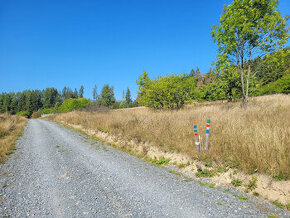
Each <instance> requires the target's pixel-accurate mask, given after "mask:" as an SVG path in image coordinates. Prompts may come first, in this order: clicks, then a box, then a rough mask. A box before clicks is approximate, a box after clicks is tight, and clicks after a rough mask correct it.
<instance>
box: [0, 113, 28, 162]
mask: <svg viewBox="0 0 290 218" xmlns="http://www.w3.org/2000/svg"><path fill="white" fill-rule="evenodd" d="M26 122H27V119H26V118H24V117H20V116H11V115H6V114H0V162H3V161H4V160H5V159H6V157H7V155H9V154H10V153H11V152H12V151H13V150H14V149H15V143H16V140H17V138H18V137H19V135H20V134H21V133H22V130H23V127H24V126H25V124H26Z"/></svg>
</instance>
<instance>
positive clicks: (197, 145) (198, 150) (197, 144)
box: [193, 125, 201, 153]
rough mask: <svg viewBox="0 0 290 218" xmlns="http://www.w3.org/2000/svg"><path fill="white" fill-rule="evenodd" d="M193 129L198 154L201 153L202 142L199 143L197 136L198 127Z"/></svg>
mask: <svg viewBox="0 0 290 218" xmlns="http://www.w3.org/2000/svg"><path fill="white" fill-rule="evenodd" d="M193 129H194V136H195V147H196V152H198V153H199V152H200V150H201V149H200V141H199V138H198V134H197V125H194V126H193Z"/></svg>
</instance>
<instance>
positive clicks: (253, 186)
mask: <svg viewBox="0 0 290 218" xmlns="http://www.w3.org/2000/svg"><path fill="white" fill-rule="evenodd" d="M257 182H258V178H257V177H256V176H253V177H252V180H251V181H250V182H249V184H248V185H247V190H249V191H253V190H254V189H256V188H257Z"/></svg>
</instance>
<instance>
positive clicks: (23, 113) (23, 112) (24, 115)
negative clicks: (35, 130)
mask: <svg viewBox="0 0 290 218" xmlns="http://www.w3.org/2000/svg"><path fill="white" fill-rule="evenodd" d="M16 115H18V116H22V117H26V118H29V117H30V115H31V114H30V113H29V111H19V112H17V113H16Z"/></svg>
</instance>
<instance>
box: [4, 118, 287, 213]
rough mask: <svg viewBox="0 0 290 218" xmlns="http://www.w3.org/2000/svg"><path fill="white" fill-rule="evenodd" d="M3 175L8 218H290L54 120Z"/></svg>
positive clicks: (23, 143) (37, 129)
mask: <svg viewBox="0 0 290 218" xmlns="http://www.w3.org/2000/svg"><path fill="white" fill-rule="evenodd" d="M0 173H1V174H0V193H1V196H0V216H1V217H209V216H213V217H237V216H240V217H249V216H252V217H256V216H258V217H260V216H264V217H266V216H267V215H272V214H277V215H280V216H284V217H290V215H289V214H290V213H289V212H287V211H286V210H281V209H279V208H277V207H275V206H273V205H270V204H268V203H265V202H263V201H261V200H258V199H255V198H254V197H250V196H248V198H249V199H248V200H241V199H239V198H237V197H234V196H233V195H232V194H233V193H235V194H237V195H244V196H245V193H240V192H238V191H235V190H234V189H230V190H229V191H225V190H224V189H223V188H209V187H207V186H202V185H200V184H198V183H197V182H196V181H195V180H194V181H190V182H188V180H186V179H185V178H183V177H181V176H178V175H174V174H172V173H170V172H168V169H166V168H158V167H155V166H153V165H151V164H149V163H147V162H144V161H143V160H141V159H138V158H136V157H134V156H131V155H129V154H127V153H124V152H121V151H118V150H116V149H114V148H112V147H110V146H106V145H103V144H100V143H99V142H96V141H94V140H91V139H89V138H87V137H86V136H84V135H82V134H80V133H78V132H76V131H74V130H71V129H66V128H64V127H62V126H60V125H59V124H56V123H53V122H50V121H46V120H29V122H28V125H27V127H26V128H25V131H24V134H23V136H22V137H21V138H20V140H19V141H18V144H17V150H16V151H15V153H14V154H12V155H11V156H10V158H9V160H8V161H7V162H6V163H5V164H3V165H0Z"/></svg>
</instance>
